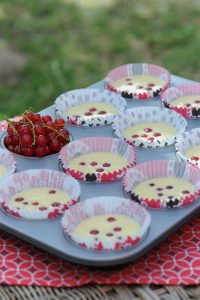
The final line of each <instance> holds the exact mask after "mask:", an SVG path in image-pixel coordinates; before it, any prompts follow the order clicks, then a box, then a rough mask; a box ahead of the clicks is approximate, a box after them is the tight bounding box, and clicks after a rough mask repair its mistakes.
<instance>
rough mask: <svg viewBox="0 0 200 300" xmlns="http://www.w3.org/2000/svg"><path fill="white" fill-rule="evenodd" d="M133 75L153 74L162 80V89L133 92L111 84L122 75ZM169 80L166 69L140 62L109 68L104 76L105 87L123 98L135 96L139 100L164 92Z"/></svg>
mask: <svg viewBox="0 0 200 300" xmlns="http://www.w3.org/2000/svg"><path fill="white" fill-rule="evenodd" d="M134 75H153V76H157V77H159V78H160V79H162V80H163V81H164V85H163V87H162V90H161V91H156V92H153V91H145V92H143V93H141V92H140V93H137V94H133V93H129V92H126V91H120V90H119V89H118V88H116V87H114V86H113V82H114V81H116V80H118V79H121V78H123V77H128V76H134ZM170 81H171V76H170V73H169V72H168V71H167V70H166V69H164V68H162V67H160V66H157V65H153V64H142V63H136V64H126V65H122V66H119V67H117V68H115V69H113V70H111V71H110V72H109V73H108V74H107V76H106V78H105V88H106V89H108V90H110V91H112V92H115V93H118V94H120V95H121V96H123V97H125V98H131V99H133V98H136V99H139V100H148V99H150V98H153V97H156V96H159V95H160V94H161V92H164V91H165V90H166V89H167V88H168V86H169V84H170Z"/></svg>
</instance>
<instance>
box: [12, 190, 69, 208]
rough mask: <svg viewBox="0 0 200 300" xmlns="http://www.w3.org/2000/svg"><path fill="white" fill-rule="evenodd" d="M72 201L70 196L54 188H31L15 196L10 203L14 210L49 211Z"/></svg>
mask: <svg viewBox="0 0 200 300" xmlns="http://www.w3.org/2000/svg"><path fill="white" fill-rule="evenodd" d="M69 200H70V198H69V195H68V194H67V193H65V192H63V191H60V190H57V189H54V188H31V189H27V190H24V191H22V192H19V193H17V194H15V195H14V196H13V197H12V199H11V202H10V207H12V208H15V209H16V208H23V210H24V209H25V210H27V211H38V210H40V211H42V210H47V209H48V208H49V207H50V206H52V207H53V208H59V207H60V206H61V205H62V206H63V205H64V204H65V203H67V202H68V201H69Z"/></svg>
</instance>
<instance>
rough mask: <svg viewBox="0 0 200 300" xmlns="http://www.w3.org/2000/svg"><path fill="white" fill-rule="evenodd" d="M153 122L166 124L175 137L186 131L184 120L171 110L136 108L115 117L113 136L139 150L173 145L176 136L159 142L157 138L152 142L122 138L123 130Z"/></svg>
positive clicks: (154, 107) (153, 107)
mask: <svg viewBox="0 0 200 300" xmlns="http://www.w3.org/2000/svg"><path fill="white" fill-rule="evenodd" d="M147 122H155V123H158V122H159V123H160V122H161V123H166V124H167V125H171V126H172V127H174V128H175V129H176V131H177V134H176V136H178V135H179V134H181V133H183V132H184V131H185V130H186V127H187V122H186V120H185V119H184V118H183V117H182V116H181V115H179V114H178V113H176V112H175V111H173V110H169V109H166V108H160V107H156V106H151V107H144V106H140V107H136V108H132V109H128V110H127V111H126V112H125V113H123V114H119V115H118V116H117V117H115V120H114V122H113V125H112V128H113V133H114V135H115V136H116V137H117V138H119V139H124V140H125V141H126V142H127V143H129V144H130V145H135V146H137V147H140V148H143V147H144V148H157V147H166V146H169V145H172V144H174V142H175V138H176V136H173V137H170V138H166V139H164V140H162V141H161V140H159V137H158V138H157V139H156V138H154V140H153V141H149V140H144V139H142V138H140V137H138V138H136V139H132V140H129V139H127V138H126V137H124V134H123V132H124V130H126V129H127V128H129V127H132V126H134V125H137V124H140V123H147ZM158 131H159V127H158Z"/></svg>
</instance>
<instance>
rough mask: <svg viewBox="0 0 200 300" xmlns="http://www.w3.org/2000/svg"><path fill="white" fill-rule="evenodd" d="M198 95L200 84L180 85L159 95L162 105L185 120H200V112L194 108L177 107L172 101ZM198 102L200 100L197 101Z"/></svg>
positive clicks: (199, 93)
mask: <svg viewBox="0 0 200 300" xmlns="http://www.w3.org/2000/svg"><path fill="white" fill-rule="evenodd" d="M192 95H198V96H199V95H200V83H190V84H180V85H176V86H175V87H171V88H168V89H167V90H166V91H165V92H163V93H162V94H161V102H162V105H163V106H165V107H167V108H169V109H173V110H175V111H176V112H178V113H179V114H181V115H182V116H183V117H185V118H200V110H199V111H198V109H197V108H195V107H177V106H174V105H173V101H174V100H176V99H177V98H179V97H183V96H192ZM199 100H200V99H199Z"/></svg>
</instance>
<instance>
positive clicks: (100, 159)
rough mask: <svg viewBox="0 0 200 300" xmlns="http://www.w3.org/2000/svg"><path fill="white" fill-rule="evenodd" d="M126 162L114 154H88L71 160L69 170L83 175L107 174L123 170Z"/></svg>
mask: <svg viewBox="0 0 200 300" xmlns="http://www.w3.org/2000/svg"><path fill="white" fill-rule="evenodd" d="M127 164H128V161H127V160H126V159H124V158H123V157H122V156H120V155H119V154H117V153H114V152H103V151H102V152H90V153H87V154H83V155H81V156H79V157H76V158H74V159H72V160H71V161H70V163H69V168H71V169H73V170H75V171H80V172H83V173H85V174H87V173H89V174H94V173H108V172H114V171H117V170H119V169H122V168H124V167H125V166H126V165H127Z"/></svg>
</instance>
